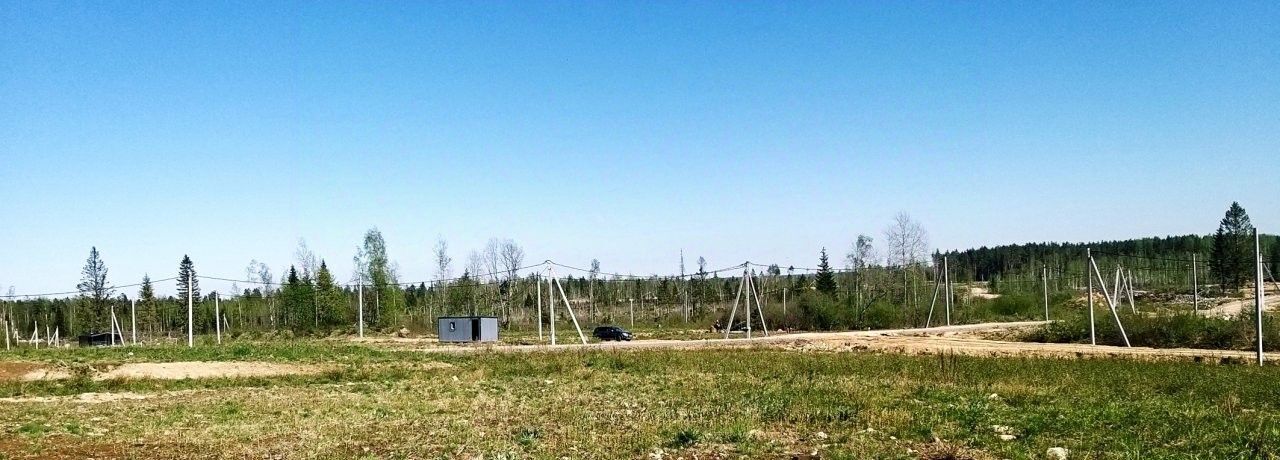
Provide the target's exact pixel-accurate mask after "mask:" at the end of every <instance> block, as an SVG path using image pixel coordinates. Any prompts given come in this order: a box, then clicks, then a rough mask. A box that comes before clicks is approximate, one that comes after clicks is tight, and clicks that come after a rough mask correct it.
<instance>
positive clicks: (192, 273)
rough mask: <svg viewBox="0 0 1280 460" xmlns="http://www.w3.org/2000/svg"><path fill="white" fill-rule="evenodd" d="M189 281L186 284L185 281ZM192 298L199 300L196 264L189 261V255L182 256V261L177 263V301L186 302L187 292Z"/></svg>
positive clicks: (198, 280)
mask: <svg viewBox="0 0 1280 460" xmlns="http://www.w3.org/2000/svg"><path fill="white" fill-rule="evenodd" d="M188 282H189V283H190V286H188V284H187V283H188ZM188 291H190V296H191V298H192V299H193V300H196V301H198V300H200V279H199V278H196V266H195V264H194V263H193V262H191V257H189V256H187V255H183V256H182V263H180V264H178V302H179V303H182V304H184V305H185V304H186V303H187V295H188V294H187V292H188Z"/></svg>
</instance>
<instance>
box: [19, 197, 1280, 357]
mask: <svg viewBox="0 0 1280 460" xmlns="http://www.w3.org/2000/svg"><path fill="white" fill-rule="evenodd" d="M1252 231H1253V227H1252V224H1251V223H1250V222H1249V219H1248V215H1247V213H1245V211H1244V209H1243V208H1242V207H1240V206H1239V204H1236V203H1233V204H1232V205H1231V207H1230V208H1229V209H1228V211H1227V213H1226V214H1225V215H1224V217H1223V219H1222V221H1221V222H1219V226H1218V230H1217V232H1215V233H1214V234H1213V235H1209V236H1200V235H1184V236H1170V237H1152V238H1140V239H1132V240H1123V241H1105V242H1094V243H1033V244H1019V245H1004V246H996V247H990V248H988V247H981V248H976V249H968V250H963V251H950V252H946V253H943V252H939V251H931V250H930V246H929V242H928V234H927V232H925V230H924V228H923V227H922V226H921V225H920V224H919V223H918V222H916V221H914V220H913V219H911V218H910V217H909V216H907V215H906V214H899V215H898V216H896V217H895V218H894V220H893V221H892V223H891V224H890V225H889V226H888V227H887V228H886V229H885V230H884V232H883V235H882V239H879V240H877V239H875V238H873V237H871V236H869V235H865V234H864V235H858V236H857V237H856V238H854V239H853V240H854V241H853V243H852V244H851V246H850V247H849V249H848V250H847V252H846V253H845V254H844V255H843V256H844V257H843V260H839V259H836V258H832V257H829V254H828V251H827V250H826V248H822V249H821V250H820V251H818V254H817V255H818V257H817V264H816V265H817V267H816V268H805V267H794V266H786V267H783V266H779V265H777V264H773V265H755V264H752V265H748V266H744V265H738V266H734V267H729V268H726V269H714V268H711V267H709V265H708V263H707V261H706V259H705V258H702V257H698V258H697V259H696V265H695V266H694V267H688V268H686V266H685V263H684V257H683V255H681V257H680V265H679V274H673V275H666V276H659V275H650V276H631V275H621V274H611V273H608V272H606V271H603V270H602V269H601V264H600V262H599V261H598V260H592V261H591V263H590V265H589V268H574V267H568V266H558V267H557V279H556V281H557V282H556V283H555V284H554V286H555V289H556V290H557V291H558V290H559V289H563V290H564V293H563V295H562V296H557V297H556V299H555V301H556V302H557V303H563V302H562V298H565V297H567V298H568V299H569V301H570V303H572V304H573V306H574V309H575V311H577V313H578V316H579V318H580V319H583V320H584V321H585V322H587V323H588V324H594V323H617V322H620V320H622V319H623V318H625V319H627V320H628V321H631V318H633V317H634V318H636V320H637V321H640V322H645V323H649V324H663V323H673V324H674V323H685V322H695V323H700V324H710V323H711V322H713V321H721V320H726V319H727V318H726V316H727V311H728V310H729V308H728V307H729V306H730V305H732V304H733V302H734V301H735V297H736V294H737V289H738V287H739V286H740V283H739V282H740V280H741V277H742V275H743V274H744V273H747V274H750V275H751V276H754V277H756V278H755V279H754V281H753V283H752V284H754V285H755V286H757V287H758V289H759V292H758V295H759V296H760V298H761V300H763V301H764V303H765V304H766V305H767V308H770V309H773V312H772V313H771V316H774V317H776V318H777V322H776V323H775V324H772V326H783V327H788V328H804V329H843V328H859V329H861V328H874V327H895V326H898V327H900V326H920V325H924V324H925V323H926V322H927V321H928V319H929V315H930V307H931V306H933V305H934V304H935V302H936V301H938V298H939V297H938V294H937V292H938V290H937V289H936V284H937V281H938V280H939V278H940V277H941V273H940V269H941V265H942V263H941V262H942V258H943V257H944V256H945V257H946V260H947V265H948V266H949V268H950V272H951V274H950V279H951V280H952V281H955V282H959V283H966V282H970V281H985V282H989V283H991V286H990V287H991V288H993V289H994V288H996V287H997V286H999V287H1001V289H1000V290H999V292H1001V293H1006V294H1009V295H1008V296H1006V297H1007V298H1006V299H1005V300H1003V301H999V302H996V303H997V304H999V305H994V308H996V310H998V311H1002V312H1005V314H1007V315H1014V316H1010V317H1011V318H1015V317H1018V316H1017V315H1019V314H1023V313H1026V314H1027V315H1030V314H1038V313H1035V312H1037V311H1038V307H1036V305H1037V304H1038V303H1039V300H1036V299H1039V297H1040V296H1039V291H1040V290H1041V289H1042V288H1043V287H1042V286H1043V282H1044V279H1043V278H1042V277H1043V276H1044V275H1048V281H1049V283H1048V289H1049V290H1050V292H1051V293H1052V294H1054V295H1055V296H1056V295H1058V294H1059V293H1062V294H1064V295H1066V294H1069V293H1072V292H1075V291H1076V290H1078V289H1079V288H1080V286H1081V282H1082V281H1083V280H1084V277H1083V276H1084V275H1083V274H1084V273H1085V265H1086V259H1085V257H1084V254H1085V251H1086V250H1088V249H1091V250H1092V251H1093V252H1094V255H1095V257H1096V258H1097V259H1098V264H1099V265H1100V266H1103V267H1107V270H1110V269H1111V267H1112V266H1113V265H1116V266H1120V265H1123V266H1124V267H1126V268H1127V269H1129V270H1133V271H1134V272H1136V273H1135V274H1134V278H1135V279H1136V282H1138V283H1141V284H1142V287H1143V288H1147V289H1151V288H1165V289H1172V290H1182V289H1190V286H1189V285H1188V283H1189V280H1190V277H1191V267H1190V264H1189V262H1187V261H1189V260H1190V259H1191V255H1192V254H1196V255H1197V256H1196V258H1197V261H1202V262H1201V263H1200V265H1201V267H1200V269H1201V270H1203V271H1201V273H1202V275H1201V276H1204V277H1205V278H1204V279H1206V280H1212V281H1213V282H1215V283H1218V284H1219V285H1221V286H1224V287H1227V288H1234V287H1238V286H1243V285H1244V284H1246V283H1247V281H1248V280H1249V279H1250V278H1249V277H1251V276H1252V274H1253V261H1254V254H1253V239H1252ZM1263 244H1264V246H1265V247H1267V250H1268V253H1269V254H1270V256H1269V259H1271V260H1273V261H1280V241H1278V240H1277V238H1276V237H1275V236H1272V235H1266V236H1265V238H1264V242H1263ZM837 257H839V256H837ZM433 260H434V265H435V267H433V268H434V270H433V271H434V276H433V279H432V280H430V281H420V282H404V281H401V279H400V278H401V276H400V274H399V269H398V266H397V265H396V263H395V262H393V261H392V259H391V257H390V256H389V254H388V250H387V243H386V241H385V240H384V239H383V236H382V234H381V232H379V231H378V230H377V229H376V228H374V229H370V230H369V231H368V232H366V234H365V236H364V238H363V240H362V241H361V244H360V245H359V246H358V247H357V251H356V254H355V256H354V257H353V262H354V264H353V265H354V270H353V273H352V274H351V275H350V276H349V277H345V281H341V280H340V279H339V277H338V275H336V274H335V273H333V272H332V271H331V270H330V269H329V265H328V263H327V262H326V261H325V260H324V259H323V258H322V257H318V256H317V255H316V254H314V253H313V252H312V251H310V249H308V248H307V246H306V243H305V242H303V241H300V242H299V245H298V248H297V250H296V252H295V260H294V261H293V263H292V264H290V265H289V266H288V267H287V268H286V269H284V270H283V273H279V274H276V273H273V272H272V270H271V268H270V267H269V266H268V265H267V264H265V263H262V262H259V261H257V260H253V261H250V262H249V264H248V266H247V267H246V268H245V271H244V274H243V276H237V277H235V278H217V277H211V276H207V275H201V274H199V273H198V272H197V270H196V262H195V261H193V260H192V259H191V257H188V256H183V257H182V258H181V259H180V260H179V262H178V264H177V267H178V269H177V270H176V271H175V272H174V276H172V277H167V278H161V279H157V280H155V281H153V280H152V279H151V277H150V276H144V277H143V278H142V279H141V281H140V282H138V283H131V284H123V285H120V284H113V283H112V282H111V281H110V280H109V278H108V268H107V264H106V262H105V260H104V257H103V255H102V254H101V253H99V251H98V248H96V247H93V248H91V249H90V252H89V257H88V259H87V260H86V262H85V264H84V266H83V267H82V268H81V282H80V284H79V285H78V286H77V290H78V291H77V292H78V295H75V296H69V297H39V296H37V297H24V296H19V295H15V294H13V293H12V288H11V289H10V294H9V295H7V296H0V322H3V323H5V325H6V326H7V328H6V331H7V332H8V333H9V334H11V335H15V336H21V337H24V338H26V337H29V336H32V335H36V334H38V335H40V336H47V335H48V334H49V333H51V332H53V331H60V333H61V335H62V337H71V336H74V335H76V334H79V333H81V332H86V331H108V330H112V329H113V328H114V327H119V328H120V329H122V330H124V332H126V335H129V334H131V333H132V329H133V328H134V325H135V324H136V327H137V329H138V332H139V335H141V336H144V337H158V336H174V335H182V334H184V333H185V329H186V324H187V305H188V299H190V303H191V305H192V310H193V311H192V313H191V314H192V316H193V318H194V321H193V324H194V325H195V326H194V328H195V330H196V332H197V333H210V332H212V331H214V330H216V329H217V327H216V326H217V325H219V324H220V325H221V326H223V330H224V331H230V332H231V333H237V334H240V333H245V332H250V331H255V332H262V331H290V332H291V333H305V334H322V335H327V334H333V333H344V332H350V331H352V330H354V329H355V327H356V326H355V325H356V323H357V321H358V319H359V318H363V323H364V324H365V325H367V327H369V328H373V329H381V330H384V331H391V330H396V329H399V328H401V327H412V328H415V329H418V330H430V329H431V328H432V327H433V324H434V320H435V318H436V317H438V316H440V315H457V314H478V315H492V316H496V317H498V318H500V320H501V322H502V324H503V325H504V327H531V325H534V324H536V320H535V318H537V317H538V316H537V311H538V308H539V304H540V303H541V304H542V308H544V309H545V308H549V304H550V302H552V296H553V295H554V294H558V292H553V291H552V285H551V284H548V283H547V281H548V280H547V278H546V275H547V272H546V271H545V270H544V269H545V268H546V266H545V265H542V264H535V265H533V266H529V265H527V264H526V262H525V255H524V249H523V248H522V247H521V246H520V245H519V244H517V243H516V242H515V241H513V240H511V239H502V238H493V239H491V240H490V241H489V242H488V244H487V245H486V246H485V247H484V248H483V249H481V250H478V251H471V252H470V254H469V255H468V257H467V259H466V260H465V263H463V264H461V267H458V268H460V270H458V271H460V272H461V273H460V274H459V275H456V276H455V273H456V272H455V264H454V260H453V258H452V256H451V255H450V254H449V249H448V244H447V242H446V241H445V240H443V239H440V240H439V241H438V243H437V244H436V247H435V249H434V254H433ZM202 281H203V282H205V283H206V286H207V285H208V284H209V283H210V282H213V283H217V285H219V286H224V287H225V286H228V285H229V286H230V288H229V289H223V290H218V291H209V290H205V291H202V290H201V282H202ZM160 282H164V283H173V284H172V286H175V287H176V292H175V294H174V295H169V296H161V295H158V294H157V293H156V285H155V283H160ZM1202 282H1204V281H1202ZM1014 287H1020V288H1019V289H1014ZM966 292H967V291H966ZM1033 293H1034V294H1036V295H1031V294H1033ZM1022 294H1025V298H1021V297H1018V295H1022ZM969 297H970V296H968V295H967V294H964V293H962V295H961V296H959V297H957V298H958V299H960V300H963V301H964V302H968V301H969V300H970V298H969ZM788 304H789V305H790V306H791V308H790V309H788V308H787V305H788ZM557 314H558V315H563V314H564V310H563V307H561V310H558V313H557ZM966 314H968V313H966ZM135 315H136V317H137V320H136V321H134V320H133V317H134V316H135ZM113 317H114V318H115V320H114V321H113V320H112V318H113ZM561 318H563V316H561ZM543 321H544V322H546V321H547V320H546V318H545V317H544V319H543ZM113 324H116V325H118V326H113ZM935 324H936V323H935Z"/></svg>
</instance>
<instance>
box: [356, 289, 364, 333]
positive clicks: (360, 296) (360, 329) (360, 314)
mask: <svg viewBox="0 0 1280 460" xmlns="http://www.w3.org/2000/svg"><path fill="white" fill-rule="evenodd" d="M356 303H357V304H359V306H358V307H357V308H356V333H357V334H359V335H360V338H362V339H363V338H364V283H363V282H362V283H360V284H358V285H356Z"/></svg>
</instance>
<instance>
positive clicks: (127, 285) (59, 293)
mask: <svg viewBox="0 0 1280 460" xmlns="http://www.w3.org/2000/svg"><path fill="white" fill-rule="evenodd" d="M176 279H178V277H176V276H175V277H173V278H164V279H158V280H147V281H148V282H150V283H163V282H165V281H173V280H176ZM143 284H147V283H134V284H122V285H118V286H108V287H107V289H124V288H131V287H138V286H142V285H143ZM80 292H81V291H80V290H79V289H77V290H74V291H65V292H42V293H39V294H5V295H0V297H3V298H6V299H16V298H18V297H28V298H30V297H49V296H55V295H69V294H79V293H80Z"/></svg>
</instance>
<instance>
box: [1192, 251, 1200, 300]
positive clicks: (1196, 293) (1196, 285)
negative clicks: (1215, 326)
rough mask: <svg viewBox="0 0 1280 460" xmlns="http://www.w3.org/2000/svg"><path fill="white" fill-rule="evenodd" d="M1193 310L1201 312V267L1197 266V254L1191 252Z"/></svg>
mask: <svg viewBox="0 0 1280 460" xmlns="http://www.w3.org/2000/svg"><path fill="white" fill-rule="evenodd" d="M1191 298H1192V304H1191V311H1192V312H1194V313H1199V312H1200V273H1199V267H1198V266H1196V254H1195V253H1194V252H1193V253H1191Z"/></svg>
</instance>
